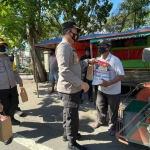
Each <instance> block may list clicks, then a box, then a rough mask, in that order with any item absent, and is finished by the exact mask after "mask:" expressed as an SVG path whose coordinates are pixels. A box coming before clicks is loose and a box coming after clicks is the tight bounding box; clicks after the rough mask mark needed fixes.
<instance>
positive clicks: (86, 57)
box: [80, 47, 93, 104]
mask: <svg viewBox="0 0 150 150" xmlns="http://www.w3.org/2000/svg"><path fill="white" fill-rule="evenodd" d="M90 58H91V56H90V48H89V47H87V48H86V49H85V55H83V56H81V58H80V61H83V60H85V59H90ZM87 68H88V67H85V68H82V81H84V82H87V83H88V85H89V87H90V88H89V90H88V100H89V102H93V89H92V81H90V80H88V79H86V75H87ZM82 94H83V90H81V93H80V104H82V103H83V99H82Z"/></svg>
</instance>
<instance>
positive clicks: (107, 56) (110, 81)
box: [92, 40, 124, 136]
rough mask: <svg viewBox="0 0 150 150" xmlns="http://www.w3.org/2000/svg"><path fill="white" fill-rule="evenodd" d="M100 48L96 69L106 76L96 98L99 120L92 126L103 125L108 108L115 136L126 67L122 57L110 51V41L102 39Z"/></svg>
mask: <svg viewBox="0 0 150 150" xmlns="http://www.w3.org/2000/svg"><path fill="white" fill-rule="evenodd" d="M98 50H99V53H100V54H101V56H100V57H98V58H97V62H98V63H97V64H95V68H94V70H95V72H100V74H99V75H101V76H102V77H104V76H105V79H104V78H102V80H101V83H100V84H99V86H98V92H97V99H96V109H97V122H95V123H94V124H93V125H92V127H93V128H94V129H96V128H98V127H100V126H101V125H103V124H104V123H105V122H106V117H107V110H109V134H110V135H111V136H113V135H115V130H116V121H117V118H118V108H119V104H120V93H121V80H122V79H123V77H124V69H123V66H122V63H121V61H120V59H119V58H117V57H116V56H114V55H112V54H111V53H110V50H111V42H110V41H108V40H104V41H102V42H101V43H100V44H99V45H98ZM96 69H98V71H96ZM93 80H94V79H93Z"/></svg>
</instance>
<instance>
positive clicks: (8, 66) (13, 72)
mask: <svg viewBox="0 0 150 150" xmlns="http://www.w3.org/2000/svg"><path fill="white" fill-rule="evenodd" d="M7 47H8V45H7V43H5V42H4V40H3V39H1V38H0V100H1V104H2V105H3V107H4V108H3V111H4V113H5V114H6V115H8V116H10V118H11V121H12V125H19V124H20V121H18V120H16V119H15V118H14V114H15V111H16V109H17V107H18V104H19V99H18V92H17V85H16V83H17V84H19V86H20V88H21V91H22V92H23V91H24V88H23V83H22V80H21V78H20V76H19V73H18V71H17V69H15V68H13V64H12V62H11V60H10V58H9V57H8V56H6V55H5V52H6V49H7Z"/></svg>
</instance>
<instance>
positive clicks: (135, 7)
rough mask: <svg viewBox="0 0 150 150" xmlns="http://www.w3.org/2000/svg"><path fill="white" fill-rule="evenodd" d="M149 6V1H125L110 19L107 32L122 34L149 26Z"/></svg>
mask: <svg viewBox="0 0 150 150" xmlns="http://www.w3.org/2000/svg"><path fill="white" fill-rule="evenodd" d="M149 5H150V1H149V0H124V1H123V2H122V3H120V5H119V6H118V8H117V9H116V10H115V11H114V12H113V13H112V16H111V17H110V18H109V19H108V21H107V24H106V25H105V28H106V30H107V31H109V32H115V31H116V32H121V31H124V30H127V29H133V28H139V27H142V26H146V25H148V24H147V22H148V20H147V18H148V15H149V12H150V9H149Z"/></svg>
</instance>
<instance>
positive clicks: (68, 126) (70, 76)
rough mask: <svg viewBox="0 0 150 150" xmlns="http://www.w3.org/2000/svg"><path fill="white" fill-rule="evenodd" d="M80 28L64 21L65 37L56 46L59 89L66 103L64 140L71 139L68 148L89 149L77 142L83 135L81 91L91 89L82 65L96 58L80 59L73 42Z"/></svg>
mask: <svg viewBox="0 0 150 150" xmlns="http://www.w3.org/2000/svg"><path fill="white" fill-rule="evenodd" d="M80 30H81V29H80V28H79V27H77V25H76V23H75V22H65V23H63V24H62V33H63V39H62V42H61V43H60V44H59V45H58V46H57V48H56V58H57V62H58V69H59V79H58V84H57V90H58V92H59V93H60V94H61V97H62V100H63V105H64V110H63V127H64V135H63V140H64V141H67V140H69V143H68V149H67V150H87V148H85V147H83V146H81V145H79V144H78V143H77V142H76V140H77V139H78V138H80V136H81V135H80V134H79V133H78V127H79V116H78V108H79V103H80V91H81V89H83V90H84V92H87V91H88V89H89V85H88V84H87V83H85V82H83V81H82V80H81V67H86V66H87V65H88V63H93V62H94V61H95V59H85V60H83V61H81V62H80V61H79V57H78V55H77V52H76V50H75V48H74V47H73V43H74V42H76V41H77V40H78V37H79V35H78V33H79V32H80Z"/></svg>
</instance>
